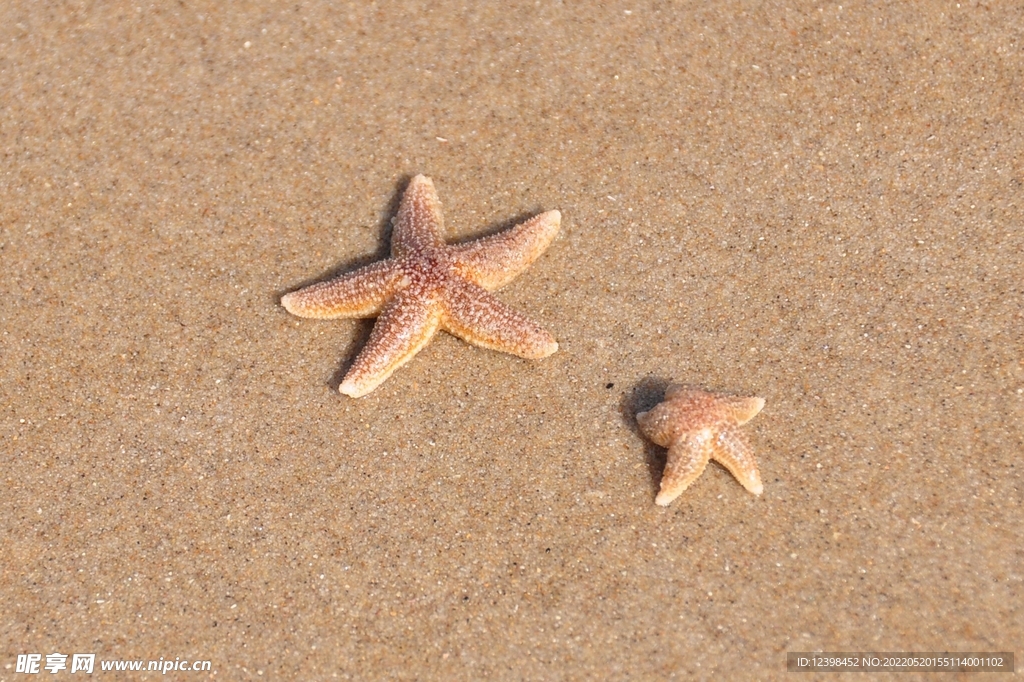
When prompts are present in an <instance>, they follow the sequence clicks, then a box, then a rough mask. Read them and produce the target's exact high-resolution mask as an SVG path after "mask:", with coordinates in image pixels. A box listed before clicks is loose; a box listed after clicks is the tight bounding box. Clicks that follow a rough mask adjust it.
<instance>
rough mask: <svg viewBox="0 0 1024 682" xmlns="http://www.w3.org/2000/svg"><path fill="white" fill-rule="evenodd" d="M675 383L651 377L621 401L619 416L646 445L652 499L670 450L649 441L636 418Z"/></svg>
mask: <svg viewBox="0 0 1024 682" xmlns="http://www.w3.org/2000/svg"><path fill="white" fill-rule="evenodd" d="M672 383H674V382H673V381H672V380H671V379H666V378H664V377H656V376H651V377H647V378H645V379H641V380H640V381H639V382H637V383H636V384H635V385H634V386H633V388H632V390H630V391H627V392H625V393H623V394H622V399H621V400H620V401H619V416H620V417H621V418H622V421H623V423H624V424H626V426H628V427H629V428H630V430H632V431H633V433H635V434H636V435H637V436H638V437H639V438H640V441H641V442H642V443H643V444H644V458H645V460H646V462H647V473H648V474H649V478H650V481H651V497H652V498H653V497H654V496H655V495H657V494H658V491H659V490H660V489H661V475H662V472H663V471H664V470H665V458H666V457H667V454H668V450H666V449H665V448H663V447H661V446H659V445H655V444H654V443H652V442H651V441H649V440H648V439H647V436H645V435H644V434H643V433H641V431H640V425H639V424H637V421H636V416H637V415H638V414H639V413H641V412H646V411H647V410H650V409H651V408H653V407H654V406H655V405H657V404H658V403H660V402H661V401H662V400H664V398H665V389H666V388H668V387H669V385H670V384H672Z"/></svg>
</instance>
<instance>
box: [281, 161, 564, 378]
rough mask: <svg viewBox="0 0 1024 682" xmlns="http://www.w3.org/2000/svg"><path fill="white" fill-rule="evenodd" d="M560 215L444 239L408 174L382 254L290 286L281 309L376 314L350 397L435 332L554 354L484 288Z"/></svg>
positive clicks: (518, 351)
mask: <svg viewBox="0 0 1024 682" xmlns="http://www.w3.org/2000/svg"><path fill="white" fill-rule="evenodd" d="M561 220H562V214H561V213H559V212H558V211H548V212H546V213H542V214H540V215H538V216H536V217H534V218H531V219H530V220H527V221H526V222H524V223H521V224H519V225H517V226H515V227H513V228H512V229H510V230H507V231H505V232H501V233H499V234H496V235H493V236H490V237H485V238H483V239H478V240H476V241H473V242H468V243H465V244H451V245H449V244H445V242H444V240H443V239H442V237H441V233H442V230H443V228H444V220H443V218H442V217H441V202H440V201H439V200H438V198H437V191H436V190H435V189H434V183H433V182H431V180H430V178H428V177H424V176H422V175H417V176H416V177H415V178H413V179H412V181H411V182H410V183H409V187H408V188H407V189H406V190H405V194H404V195H403V196H402V204H401V206H400V207H399V209H398V215H397V216H396V217H395V218H393V219H392V225H393V230H392V234H391V258H388V259H387V260H383V261H378V262H376V263H372V264H370V265H367V266H366V267H363V268H360V269H358V270H355V271H353V272H350V273H347V274H345V275H342V276H340V277H338V278H336V279H333V280H330V281H327V282H320V283H319V284H313V285H311V286H308V287H305V288H303V289H300V290H298V291H294V292H292V293H290V294H287V295H285V296H284V297H282V298H281V305H283V306H284V307H285V309H287V310H288V312H290V313H292V314H293V315H298V316H299V317H316V318H321V319H328V318H338V317H374V316H376V317H377V322H376V323H375V324H374V326H373V331H372V332H370V339H369V341H367V343H366V347H365V348H363V350H362V352H360V353H359V355H358V357H356V359H355V362H354V363H353V364H352V367H351V368H350V369H349V371H348V373H347V374H346V375H345V378H344V380H343V381H342V382H341V386H340V387H339V389H340V390H341V392H342V393H344V394H346V395H350V396H352V397H353V398H358V397H360V396H363V395H366V394H367V393H369V392H370V391H372V390H373V389H375V388H376V387H377V386H379V385H380V384H381V383H382V382H383V381H384V380H385V379H387V378H388V377H389V376H391V374H392V372H394V371H395V370H396V369H398V368H399V367H401V366H402V365H404V364H405V363H406V362H408V361H409V360H411V359H412V357H413V356H414V355H416V353H417V352H419V350H420V349H421V348H423V347H424V346H426V345H427V343H428V342H429V341H430V339H431V337H432V336H433V335H434V333H435V332H436V331H437V330H438V329H443V330H445V331H447V332H449V333H450V334H454V335H455V336H458V337H459V338H461V339H463V340H465V341H468V342H469V343H472V344H474V345H476V346H482V347H484V348H491V349H493V350H500V351H504V352H505V353H511V354H513V355H518V356H519V357H523V358H543V357H547V356H548V355H551V354H552V353H554V352H555V351H556V350H558V344H557V343H556V342H555V339H554V337H552V336H551V334H549V333H547V332H546V331H544V330H543V329H542V328H541V327H540V326H539V325H537V324H536V323H535V322H533V321H532V320H530V319H529V318H527V317H525V316H524V315H522V314H521V313H519V312H517V311H515V310H513V309H512V308H510V307H508V306H507V305H505V304H504V303H502V302H501V301H499V300H498V299H497V298H495V297H494V296H492V295H491V294H489V293H488V292H489V291H493V290H495V289H498V288H499V287H502V286H504V285H506V284H508V283H509V282H510V281H512V279H513V278H515V276H516V275H518V274H519V273H521V272H522V271H523V270H525V269H526V268H527V267H529V265H530V264H531V263H532V262H533V261H534V260H536V259H537V257H538V256H540V255H541V254H542V253H544V250H545V249H546V248H547V247H548V244H550V243H551V241H552V240H553V239H554V238H555V235H556V234H557V233H558V227H559V224H560V223H561Z"/></svg>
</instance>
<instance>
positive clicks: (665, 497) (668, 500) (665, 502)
mask: <svg viewBox="0 0 1024 682" xmlns="http://www.w3.org/2000/svg"><path fill="white" fill-rule="evenodd" d="M682 494H683V491H682V490H672V491H668V490H662V491H660V492H659V493H658V496H657V497H655V498H654V503H655V504H656V505H658V506H659V507H667V506H669V505H670V504H672V502H673V501H675V499H676V498H677V497H679V496H680V495H682Z"/></svg>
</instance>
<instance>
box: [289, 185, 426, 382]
mask: <svg viewBox="0 0 1024 682" xmlns="http://www.w3.org/2000/svg"><path fill="white" fill-rule="evenodd" d="M412 177H413V176H411V175H403V176H402V177H401V179H400V180H399V181H398V182H397V183H395V190H394V192H392V194H391V199H390V200H389V201H388V204H387V208H386V209H385V210H384V211H383V213H382V214H381V216H380V219H379V221H378V223H377V232H378V233H379V234H380V240H379V242H378V246H377V249H376V251H374V252H372V253H368V254H364V255H362V256H356V257H354V258H349V259H347V260H344V261H342V262H340V263H339V264H337V265H335V266H334V267H332V268H331V269H330V270H327V271H325V272H323V273H321V274H319V275H317V276H315V277H310V278H308V279H306V280H303V281H300V282H298V283H297V284H295V285H292V286H289V287H286V288H283V289H278V290H276V291H275V292H274V294H273V297H274V303H275V304H277V305H280V304H281V297H282V296H284V295H285V294H288V293H291V292H292V291H298V290H299V289H302V288H304V287H308V286H309V285H311V284H317V283H318V282H326V281H328V280H332V279H334V278H335V277H339V276H341V275H344V274H345V273H346V272H351V271H353V270H357V269H359V268H361V267H363V266H364V265H369V264H370V263H375V262H377V261H380V260H384V259H386V258H390V257H391V230H392V226H391V219H392V217H394V216H396V215H398V207H399V206H400V205H401V203H402V195H403V194H404V193H405V190H406V188H407V187H408V186H409V183H410V182H411V181H412ZM343 229H344V228H343ZM282 311H283V310H282ZM353 321H354V322H356V323H357V329H358V331H357V333H356V334H355V335H354V336H353V337H352V340H351V341H350V342H349V343H348V346H347V347H346V348H345V349H344V354H343V355H342V357H345V358H348V359H347V360H346V361H345V362H343V363H342V365H341V366H340V367H338V368H337V369H336V370H335V371H334V373H333V374H332V375H331V378H330V379H328V381H327V385H328V386H329V387H330V388H331V389H332V390H334V391H337V390H338V387H339V386H341V382H342V381H343V380H344V378H345V374H346V373H347V372H348V370H349V367H351V366H352V363H353V362H355V359H356V355H358V351H359V349H360V348H362V347H363V346H365V345H366V341H367V339H368V338H369V337H370V331H371V330H372V329H373V324H374V322H375V320H374V319H372V318H368V319H364V320H361V319H355V320H353Z"/></svg>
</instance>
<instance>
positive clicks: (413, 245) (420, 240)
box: [391, 175, 444, 258]
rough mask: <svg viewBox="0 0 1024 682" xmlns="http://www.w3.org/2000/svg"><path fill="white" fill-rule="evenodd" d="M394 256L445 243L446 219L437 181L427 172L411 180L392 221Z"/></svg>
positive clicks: (438, 246) (432, 247) (401, 255)
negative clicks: (435, 187)
mask: <svg viewBox="0 0 1024 682" xmlns="http://www.w3.org/2000/svg"><path fill="white" fill-rule="evenodd" d="M392 225H393V228H392V231H391V255H393V256H394V257H396V258H401V257H403V256H408V255H410V254H414V253H419V252H423V251H428V250H430V249H435V248H440V247H442V246H444V240H443V239H442V238H441V233H442V231H443V230H444V218H443V217H442V215H441V200H440V199H438V198H437V190H435V189H434V183H433V182H432V181H431V179H430V178H428V177H426V176H425V175H417V176H416V177H415V178H413V179H412V180H410V181H409V186H408V187H407V188H406V190H405V194H403V195H402V203H401V205H400V206H399V207H398V215H397V216H395V218H394V219H393V220H392Z"/></svg>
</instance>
